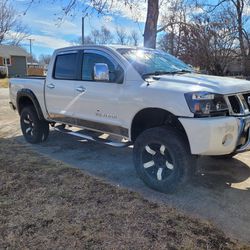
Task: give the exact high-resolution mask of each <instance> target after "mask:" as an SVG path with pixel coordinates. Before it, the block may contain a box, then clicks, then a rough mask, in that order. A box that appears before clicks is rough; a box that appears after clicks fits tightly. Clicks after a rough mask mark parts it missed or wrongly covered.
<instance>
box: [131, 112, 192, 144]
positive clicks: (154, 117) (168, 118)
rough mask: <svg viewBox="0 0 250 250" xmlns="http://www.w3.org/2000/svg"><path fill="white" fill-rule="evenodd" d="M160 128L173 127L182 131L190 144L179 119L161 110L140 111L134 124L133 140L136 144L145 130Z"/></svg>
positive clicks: (132, 127)
mask: <svg viewBox="0 0 250 250" xmlns="http://www.w3.org/2000/svg"><path fill="white" fill-rule="evenodd" d="M159 126H171V127H173V128H175V129H176V130H178V131H180V132H181V133H182V134H183V135H184V136H185V139H186V141H187V142H188V138H187V134H186V132H185V129H184V128H183V126H182V124H181V122H180V121H179V120H178V118H177V117H176V116H175V115H174V114H172V113H170V112H168V111H166V110H164V109H160V108H147V109H143V110H141V111H139V112H138V113H137V114H136V115H135V117H134V119H133V122H132V126H131V139H132V141H133V142H134V141H135V140H136V138H137V137H138V136H139V134H141V133H142V132H143V131H144V130H146V129H149V128H154V127H159Z"/></svg>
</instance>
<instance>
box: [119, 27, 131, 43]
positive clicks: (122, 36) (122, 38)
mask: <svg viewBox="0 0 250 250" xmlns="http://www.w3.org/2000/svg"><path fill="white" fill-rule="evenodd" d="M116 35H117V42H118V43H119V44H121V45H125V44H129V40H130V38H129V36H128V33H127V31H126V30H125V29H124V28H122V27H116Z"/></svg>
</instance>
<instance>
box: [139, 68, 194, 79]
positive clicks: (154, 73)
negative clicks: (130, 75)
mask: <svg viewBox="0 0 250 250" xmlns="http://www.w3.org/2000/svg"><path fill="white" fill-rule="evenodd" d="M179 73H191V71H190V70H185V69H182V70H177V71H154V72H149V73H145V74H142V77H143V78H146V77H147V76H159V75H174V74H179Z"/></svg>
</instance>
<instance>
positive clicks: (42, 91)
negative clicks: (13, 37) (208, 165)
mask: <svg viewBox="0 0 250 250" xmlns="http://www.w3.org/2000/svg"><path fill="white" fill-rule="evenodd" d="M10 99H11V102H10V103H11V106H12V107H13V108H14V109H17V110H18V112H19V114H20V123H21V129H22V132H23V135H24V137H25V139H26V140H27V141H28V142H30V143H39V142H43V141H45V140H46V139H47V137H48V134H49V125H51V126H53V127H54V128H55V129H56V130H58V131H61V132H64V133H68V134H72V135H75V136H79V137H81V138H85V139H88V140H96V141H98V142H104V143H106V144H108V145H111V146H117V147H122V146H128V145H132V144H133V153H134V164H135V168H136V170H137V173H138V175H139V176H140V177H141V179H142V180H143V181H144V182H145V183H146V184H147V185H148V186H150V187H151V188H154V189H156V190H159V191H161V192H173V191H175V190H176V189H177V188H178V187H180V186H182V185H183V184H184V182H186V181H187V180H188V178H189V177H190V175H191V174H192V173H193V170H194V168H195V166H196V163H195V162H196V159H197V156H199V155H211V156H226V155H227V156H232V155H233V154H236V153H239V152H243V151H245V150H248V149H249V147H250V136H249V131H250V130H249V127H250V82H249V81H245V80H237V79H231V78H225V77H215V76H208V75H200V74H196V73H194V72H193V70H192V69H191V68H190V67H189V66H187V65H186V64H185V63H183V62H182V61H180V60H179V59H177V58H175V57H173V56H171V55H169V54H167V53H165V52H163V51H160V50H153V49H146V48H138V47H124V46H92V45H91V46H87V45H86V46H77V47H69V48H63V49H58V50H56V51H55V52H54V54H53V57H52V60H51V62H50V65H49V69H48V74H47V77H46V79H38V78H33V79H23V78H15V79H11V80H10ZM76 128H78V129H79V131H77V130H76ZM89 131H94V132H91V133H90V132H89ZM102 134H109V135H115V136H116V137H118V138H119V140H116V141H114V140H110V139H107V138H106V139H104V136H101V135H102ZM111 137H112V136H111Z"/></svg>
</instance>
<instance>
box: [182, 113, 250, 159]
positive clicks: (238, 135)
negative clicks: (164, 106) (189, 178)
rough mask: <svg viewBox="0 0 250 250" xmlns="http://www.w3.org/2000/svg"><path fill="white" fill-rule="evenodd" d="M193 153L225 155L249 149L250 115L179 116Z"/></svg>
mask: <svg viewBox="0 0 250 250" xmlns="http://www.w3.org/2000/svg"><path fill="white" fill-rule="evenodd" d="M179 120H180V122H181V124H182V125H183V127H184V129H185V131H186V134H187V137H188V140H189V144H190V149H191V153H192V154H195V155H227V154H230V153H233V152H238V153H240V152H244V151H246V150H249V149H250V129H249V128H250V116H245V117H230V116H229V117H209V118H179Z"/></svg>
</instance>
